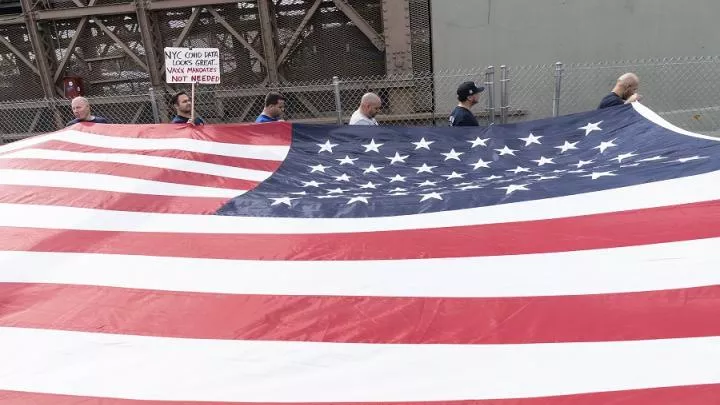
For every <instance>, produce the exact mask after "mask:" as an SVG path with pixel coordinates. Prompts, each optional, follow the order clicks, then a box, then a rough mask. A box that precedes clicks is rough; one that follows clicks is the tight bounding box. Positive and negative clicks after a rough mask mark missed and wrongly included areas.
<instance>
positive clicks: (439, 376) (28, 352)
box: [0, 328, 720, 402]
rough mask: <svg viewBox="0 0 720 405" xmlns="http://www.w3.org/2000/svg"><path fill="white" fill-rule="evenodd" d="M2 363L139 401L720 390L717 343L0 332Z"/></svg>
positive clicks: (25, 385) (42, 383)
mask: <svg viewBox="0 0 720 405" xmlns="http://www.w3.org/2000/svg"><path fill="white" fill-rule="evenodd" d="M0 358H2V359H3V367H2V368H0V389H4V390H16V391H29V392H41V393H54V394H69V395H82V396H99V397H121V398H129V399H145V400H188V401H248V402H305V401H307V402H315V401H317V402H372V401H433V400H467V399H490V398H525V397H534V396H553V395H564V394H575V393H587V392H602V391H615V390H631V389H643V388H655V387H671V386H683V385H696V384H713V383H720V367H718V366H717V365H718V364H720V338H718V337H712V338H688V339H668V340H651V341H633V342H603V343H595V342H592V343H554V344H522V345H509V344H508V345H402V344H347V343H345V344H338V343H308V342H269V341H221V340H210V339H197V340H194V339H178V338H163V337H141V336H129V335H110V334H100V333H84V332H66V331H54V330H39V329H22V328H0ZM68 370H73V372H68ZM268 376H272V378H268Z"/></svg>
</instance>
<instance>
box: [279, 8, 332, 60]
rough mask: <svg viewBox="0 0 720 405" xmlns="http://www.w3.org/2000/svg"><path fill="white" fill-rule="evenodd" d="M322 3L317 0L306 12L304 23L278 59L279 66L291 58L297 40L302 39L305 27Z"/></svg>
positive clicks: (301, 22) (294, 33)
mask: <svg viewBox="0 0 720 405" xmlns="http://www.w3.org/2000/svg"><path fill="white" fill-rule="evenodd" d="M320 3H322V0H315V2H314V3H313V4H312V5H311V6H310V8H309V9H308V10H307V11H306V12H305V16H304V17H303V19H302V21H300V25H298V27H297V29H296V30H295V32H293V34H292V37H290V39H289V40H288V42H287V44H285V48H283V50H282V52H281V53H280V57H278V60H277V65H278V66H281V65H282V64H283V62H285V59H286V58H287V57H288V56H290V52H292V50H293V47H294V46H295V41H297V39H298V38H299V37H300V34H302V32H303V30H304V29H305V26H306V25H307V24H308V22H310V19H311V18H312V17H313V16H314V15H315V12H316V11H317V9H318V8H319V7H320Z"/></svg>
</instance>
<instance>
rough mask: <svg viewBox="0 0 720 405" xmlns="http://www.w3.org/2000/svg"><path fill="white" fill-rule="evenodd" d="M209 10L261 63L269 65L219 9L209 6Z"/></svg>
mask: <svg viewBox="0 0 720 405" xmlns="http://www.w3.org/2000/svg"><path fill="white" fill-rule="evenodd" d="M207 11H208V12H209V13H210V14H212V15H213V17H215V21H217V22H218V23H220V25H222V26H223V27H225V29H226V30H228V32H229V33H230V35H232V36H233V37H234V38H235V39H236V40H237V41H238V42H240V43H241V44H242V45H243V46H244V47H245V48H246V49H247V50H248V52H250V54H251V55H252V56H254V57H255V58H256V59H257V60H258V61H260V63H261V64H262V65H263V66H265V67H267V61H266V60H265V58H263V56H262V55H260V54H259V53H258V51H256V50H255V48H253V47H252V45H250V44H249V43H248V41H246V40H245V38H243V36H242V35H240V34H239V33H238V32H237V31H236V30H235V28H233V27H232V26H231V25H230V24H229V23H228V22H227V21H226V20H225V18H223V17H222V16H221V15H220V14H219V13H218V12H217V11H215V10H214V9H212V8H208V9H207Z"/></svg>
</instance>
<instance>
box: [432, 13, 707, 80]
mask: <svg viewBox="0 0 720 405" xmlns="http://www.w3.org/2000/svg"><path fill="white" fill-rule="evenodd" d="M431 16H432V35H433V56H434V67H435V69H436V70H438V69H440V70H443V69H447V68H456V67H473V66H477V65H488V64H490V63H495V64H501V63H504V64H508V65H510V64H513V65H531V64H532V65H534V64H545V63H553V62H556V61H558V60H562V61H563V62H596V61H614V60H624V59H636V58H651V57H666V56H701V55H720V25H719V24H718V16H720V1H718V0H431ZM461 44H462V46H460V45H461Z"/></svg>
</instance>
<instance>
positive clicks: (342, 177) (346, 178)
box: [335, 173, 350, 181]
mask: <svg viewBox="0 0 720 405" xmlns="http://www.w3.org/2000/svg"><path fill="white" fill-rule="evenodd" d="M335 180H337V181H350V176H348V175H347V174H345V173H343V174H342V175H340V176H337V177H335Z"/></svg>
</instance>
